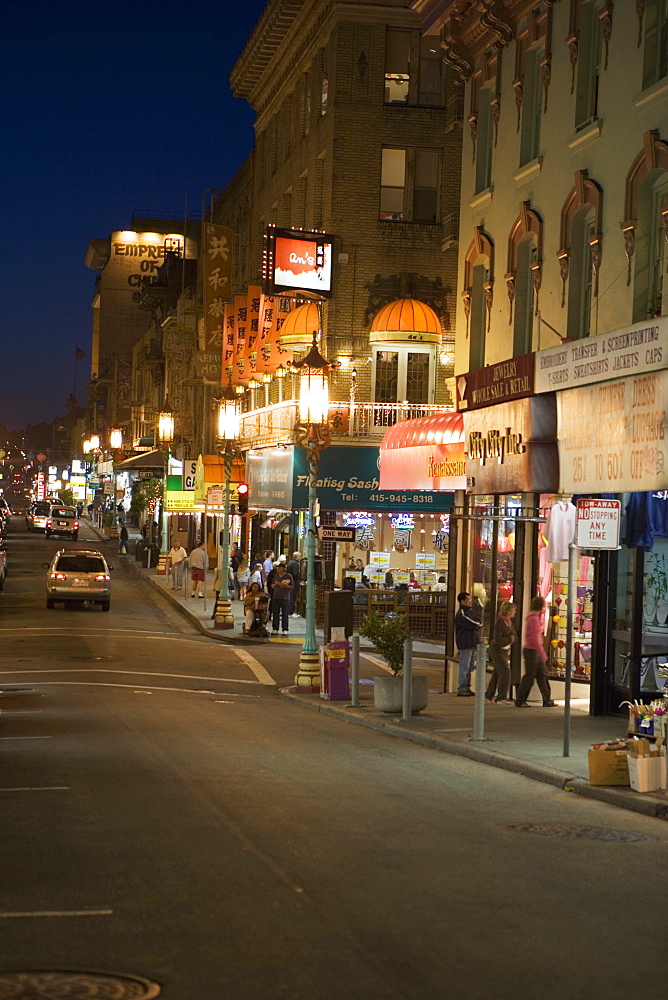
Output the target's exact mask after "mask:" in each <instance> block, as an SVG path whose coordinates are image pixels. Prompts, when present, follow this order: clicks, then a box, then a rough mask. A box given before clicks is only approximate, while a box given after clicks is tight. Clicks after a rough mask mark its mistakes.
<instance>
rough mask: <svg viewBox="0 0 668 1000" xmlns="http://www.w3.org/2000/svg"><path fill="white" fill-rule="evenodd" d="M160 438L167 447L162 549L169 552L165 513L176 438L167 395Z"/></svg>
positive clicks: (159, 417)
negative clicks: (170, 462) (173, 444)
mask: <svg viewBox="0 0 668 1000" xmlns="http://www.w3.org/2000/svg"><path fill="white" fill-rule="evenodd" d="M158 440H159V442H160V447H161V449H166V458H165V476H164V479H163V482H162V509H161V512H160V519H161V521H162V551H163V553H165V552H169V541H168V538H167V515H166V514H165V501H166V500H167V477H168V475H169V459H170V457H171V454H170V449H171V445H172V442H173V440H174V413H173V412H172V409H171V407H170V405H169V399H168V397H167V396H165V401H164V403H163V404H162V410H161V411H160V412H159V413H158Z"/></svg>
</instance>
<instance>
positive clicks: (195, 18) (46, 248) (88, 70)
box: [0, 0, 265, 429]
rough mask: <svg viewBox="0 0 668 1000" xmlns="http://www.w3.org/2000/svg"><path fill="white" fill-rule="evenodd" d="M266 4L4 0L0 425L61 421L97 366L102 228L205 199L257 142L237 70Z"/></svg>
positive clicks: (0, 29)
mask: <svg viewBox="0 0 668 1000" xmlns="http://www.w3.org/2000/svg"><path fill="white" fill-rule="evenodd" d="M264 6H265V0H246V2H244V3H240V4H238V3H231V2H230V0H219V2H215V0H143V2H139V0H100V2H98V3H96V4H92V3H90V2H89V0H4V3H3V4H2V5H1V7H2V9H1V11H0V34H1V36H2V41H1V42H0V94H1V95H2V96H1V98H0V101H1V102H2V103H1V106H2V113H1V117H0V120H1V121H2V126H1V131H0V135H1V137H2V138H1V142H0V146H1V148H2V152H0V182H1V184H2V194H1V199H0V205H2V208H1V209H0V220H1V223H2V237H3V245H4V254H3V258H4V259H3V263H2V267H1V268H0V274H1V279H0V282H1V283H0V295H1V299H0V301H1V302H2V308H1V310H0V316H2V320H1V331H0V344H1V346H2V354H1V356H0V372H1V373H2V374H1V378H0V421H2V422H4V423H6V424H7V425H8V426H9V427H10V428H15V429H18V428H21V427H23V426H24V425H25V424H26V423H36V422H38V421H41V420H51V419H52V418H53V417H54V416H55V415H56V413H63V412H64V404H65V401H66V400H67V398H68V396H69V394H70V392H72V389H73V383H74V352H75V347H76V346H77V345H79V347H81V348H82V350H84V351H85V352H86V359H85V360H84V361H82V362H80V363H79V365H78V366H77V395H78V397H79V400H80V401H83V397H84V393H83V391H82V390H83V387H84V385H85V383H86V382H87V381H88V377H89V372H90V369H89V367H88V365H89V363H90V331H91V310H90V302H91V299H92V293H93V285H94V281H95V274H96V272H94V271H90V270H88V269H87V268H86V267H85V266H84V263H83V258H84V254H85V252H86V248H87V246H88V241H89V239H90V238H91V237H106V236H107V235H108V234H109V232H110V231H111V230H113V229H125V228H131V221H132V213H133V211H135V210H143V209H151V210H156V211H160V212H176V213H177V217H182V215H183V211H184V204H185V198H186V188H187V191H188V201H189V206H190V209H191V210H192V211H199V210H200V205H201V198H202V192H203V191H204V189H206V188H211V187H218V188H222V187H225V185H226V184H227V183H228V181H229V180H230V178H231V177H232V176H233V175H234V173H235V172H236V170H237V169H238V167H239V166H240V164H241V163H242V162H243V160H244V158H245V156H246V155H247V154H248V152H249V151H250V149H251V148H252V143H253V132H252V123H253V117H254V116H253V112H252V110H251V108H250V107H249V105H248V104H247V103H246V102H245V101H243V100H241V99H239V98H235V97H233V96H232V92H231V90H230V85H229V73H230V70H231V68H232V66H233V64H234V62H235V60H236V58H237V57H238V55H239V53H240V52H241V50H242V48H243V46H244V45H245V43H246V41H247V39H248V37H249V35H250V33H251V31H252V29H253V27H254V26H255V24H256V23H257V20H258V18H259V16H260V14H261V12H262V10H263V8H264Z"/></svg>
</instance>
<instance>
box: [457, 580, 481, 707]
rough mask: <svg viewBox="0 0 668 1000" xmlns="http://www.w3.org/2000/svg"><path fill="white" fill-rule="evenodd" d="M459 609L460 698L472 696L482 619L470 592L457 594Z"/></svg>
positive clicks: (458, 687) (458, 679)
mask: <svg viewBox="0 0 668 1000" xmlns="http://www.w3.org/2000/svg"><path fill="white" fill-rule="evenodd" d="M457 601H458V603H459V611H458V612H457V614H456V615H455V645H456V646H457V649H458V650H459V673H458V677H457V694H458V696H459V697H460V698H466V697H471V696H472V695H473V691H472V690H471V670H472V669H473V658H474V656H475V648H476V646H477V645H478V643H479V641H480V635H479V632H480V629H481V627H482V621H481V620H480V618H478V616H477V615H476V614H474V612H473V610H472V604H473V599H472V597H471V595H470V594H469V593H467V592H466V591H462V593H461V594H457Z"/></svg>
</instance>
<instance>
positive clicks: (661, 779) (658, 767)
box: [629, 754, 666, 792]
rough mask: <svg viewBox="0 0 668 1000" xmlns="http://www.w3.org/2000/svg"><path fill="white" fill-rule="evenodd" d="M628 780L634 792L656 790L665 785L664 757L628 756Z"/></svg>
mask: <svg viewBox="0 0 668 1000" xmlns="http://www.w3.org/2000/svg"><path fill="white" fill-rule="evenodd" d="M629 781H630V783H631V788H632V789H633V791H634V792H657V791H658V790H659V789H660V788H665V787H666V758H665V757H664V756H660V755H659V754H652V755H651V756H649V757H632V756H629Z"/></svg>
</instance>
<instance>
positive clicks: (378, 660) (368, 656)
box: [360, 653, 392, 674]
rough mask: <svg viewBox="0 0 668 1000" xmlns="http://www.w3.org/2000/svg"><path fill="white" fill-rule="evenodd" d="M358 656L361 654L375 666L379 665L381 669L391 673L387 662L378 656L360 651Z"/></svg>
mask: <svg viewBox="0 0 668 1000" xmlns="http://www.w3.org/2000/svg"><path fill="white" fill-rule="evenodd" d="M360 656H363V657H364V659H365V660H370V661H371V662H372V663H374V664H375V665H376V666H377V667H380V668H381V670H385V671H386V672H387V673H388V674H391V673H392V671H391V670H390V668H389V667H388V665H387V663H385V661H384V660H381V658H380V657H379V656H372V655H371V653H360Z"/></svg>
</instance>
